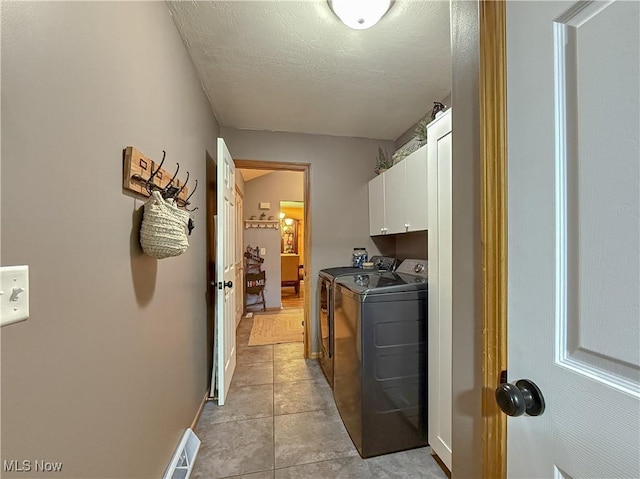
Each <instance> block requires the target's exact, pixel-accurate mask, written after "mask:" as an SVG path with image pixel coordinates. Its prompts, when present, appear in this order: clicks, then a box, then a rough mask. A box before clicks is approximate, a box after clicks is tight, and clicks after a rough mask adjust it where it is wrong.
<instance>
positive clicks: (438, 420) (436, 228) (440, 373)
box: [427, 110, 453, 469]
mask: <svg viewBox="0 0 640 479" xmlns="http://www.w3.org/2000/svg"><path fill="white" fill-rule="evenodd" d="M427 150H428V151H427V153H428V170H429V180H430V184H429V203H428V206H429V327H428V331H429V332H428V338H429V349H428V351H429V353H428V356H429V364H428V372H429V375H428V377H429V380H428V382H429V388H428V391H429V401H428V404H429V420H428V429H429V432H428V439H429V445H430V446H431V449H432V451H433V452H434V453H435V454H437V455H438V456H439V457H440V459H442V462H444V464H445V465H446V466H447V467H448V468H449V469H451V436H452V432H451V421H452V417H451V401H452V396H451V361H452V358H451V354H452V350H451V334H452V331H451V326H452V325H451V321H452V307H453V292H452V259H453V256H452V244H451V242H452V229H451V226H452V221H451V110H449V111H448V112H446V113H445V114H444V115H442V116H441V117H440V118H438V119H436V120H435V122H433V123H432V124H431V125H430V126H429V127H428V129H427Z"/></svg>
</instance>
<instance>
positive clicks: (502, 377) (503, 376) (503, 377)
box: [498, 369, 507, 385]
mask: <svg viewBox="0 0 640 479" xmlns="http://www.w3.org/2000/svg"><path fill="white" fill-rule="evenodd" d="M506 382H507V370H506V369H503V370H502V371H500V379H499V380H498V385H500V384H505V383H506Z"/></svg>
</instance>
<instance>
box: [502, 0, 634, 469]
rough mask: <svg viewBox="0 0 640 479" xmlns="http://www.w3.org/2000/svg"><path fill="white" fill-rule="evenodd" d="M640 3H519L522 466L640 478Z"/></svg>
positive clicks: (514, 30)
mask: <svg viewBox="0 0 640 479" xmlns="http://www.w3.org/2000/svg"><path fill="white" fill-rule="evenodd" d="M639 10H640V3H638V2H636V1H632V2H626V1H616V2H581V3H575V2H520V1H513V2H509V3H508V4H507V17H506V25H507V105H508V107H507V108H508V111H507V120H508V121H507V134H508V321H509V327H508V335H509V336H508V343H509V351H508V380H509V382H510V383H515V382H516V381H517V380H519V379H527V380H531V381H533V382H534V383H535V384H536V385H537V386H538V387H539V389H540V390H541V392H542V394H543V396H544V400H545V402H546V410H545V411H544V412H543V413H542V415H540V416H537V417H534V416H527V415H523V416H520V417H509V418H508V434H507V438H508V440H507V441H508V442H507V450H508V459H507V475H508V477H510V478H516V477H520V478H528V479H531V478H551V477H553V478H575V479H577V478H585V477H590V478H625V479H627V478H638V477H640V308H639V303H640V301H639V294H640V293H639V291H640V286H639V270H640V256H639V246H640V226H639V222H638V221H639V220H638V218H639V216H640V188H639V175H640V169H639V162H640V160H639V159H640V150H639V147H638V144H639V137H638V135H639V133H638V132H639V131H640V109H639V104H640V99H639V95H638V93H639V85H640V77H639V74H638V72H639V70H640V65H639V58H640V54H639V45H640V34H639V31H638V28H639V25H640V18H639ZM514 397H516V394H515V393H514Z"/></svg>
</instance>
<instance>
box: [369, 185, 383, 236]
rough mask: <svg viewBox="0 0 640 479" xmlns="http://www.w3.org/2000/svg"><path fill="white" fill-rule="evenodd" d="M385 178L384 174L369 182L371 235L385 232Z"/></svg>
mask: <svg viewBox="0 0 640 479" xmlns="http://www.w3.org/2000/svg"><path fill="white" fill-rule="evenodd" d="M384 180H385V178H384V174H382V175H378V176H376V177H375V178H374V179H373V180H371V181H370V182H369V235H371V236H377V235H383V234H384V233H385V228H386V225H385V217H384Z"/></svg>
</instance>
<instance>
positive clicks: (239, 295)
mask: <svg viewBox="0 0 640 479" xmlns="http://www.w3.org/2000/svg"><path fill="white" fill-rule="evenodd" d="M235 199H236V238H235V249H236V252H235V255H236V256H235V258H236V280H235V281H236V282H235V285H236V292H235V295H236V299H235V300H236V328H237V327H238V324H240V320H241V319H242V314H243V313H244V287H243V286H244V285H243V281H244V256H243V255H244V253H243V250H244V235H243V232H244V225H243V222H244V220H243V218H244V199H243V198H242V194H240V192H239V191H238V190H236V192H235ZM241 285H242V286H241Z"/></svg>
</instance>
